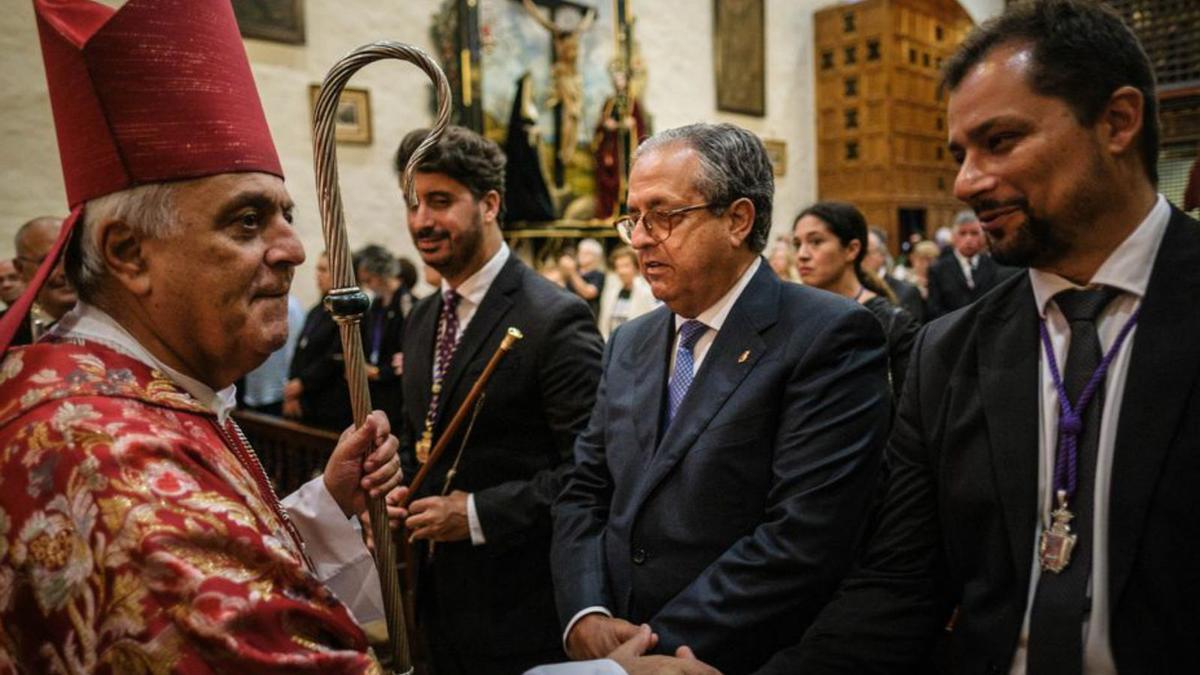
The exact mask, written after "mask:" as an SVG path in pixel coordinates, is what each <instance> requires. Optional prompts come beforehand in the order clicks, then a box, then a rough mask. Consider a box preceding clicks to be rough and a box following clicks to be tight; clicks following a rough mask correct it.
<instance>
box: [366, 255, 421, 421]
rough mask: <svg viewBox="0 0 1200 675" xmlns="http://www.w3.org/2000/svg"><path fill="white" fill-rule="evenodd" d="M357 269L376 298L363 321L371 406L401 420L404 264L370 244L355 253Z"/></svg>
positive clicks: (405, 296)
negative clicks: (401, 277)
mask: <svg viewBox="0 0 1200 675" xmlns="http://www.w3.org/2000/svg"><path fill="white" fill-rule="evenodd" d="M354 270H355V274H356V276H357V277H358V283H359V285H360V286H362V287H363V288H366V289H368V290H370V291H371V293H372V295H374V296H375V297H374V298H373V299H372V300H371V307H370V309H368V310H367V313H366V315H365V316H363V319H362V340H363V355H364V356H366V359H367V377H368V380H369V381H370V389H371V405H372V406H373V407H375V408H376V409H378V410H382V411H384V412H385V413H387V416H388V419H393V420H399V419H401V418H402V417H403V415H404V392H403V391H402V389H401V387H402V380H401V374H402V373H403V368H402V364H403V361H402V360H397V358H396V357H397V355H402V354H403V353H404V352H403V351H402V349H403V347H404V345H403V344H402V342H403V340H404V317H405V314H406V312H405V310H404V303H405V301H406V300H410V296H408V295H407V292H408V289H407V288H405V286H404V283H403V282H402V281H401V280H400V277H399V276H398V275H399V273H400V262H399V261H398V260H396V256H394V255H392V253H391V252H390V251H388V250H387V249H386V248H384V247H382V246H380V245H378V244H368V245H366V246H364V247H362V248H361V249H359V250H358V251H356V252H355V253H354ZM410 311H411V307H410Z"/></svg>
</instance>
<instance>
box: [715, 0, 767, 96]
mask: <svg viewBox="0 0 1200 675" xmlns="http://www.w3.org/2000/svg"><path fill="white" fill-rule="evenodd" d="M713 68H714V70H715V72H716V76H717V110H724V111H726V112H735V113H742V114H745V115H755V116H757V117H763V116H765V115H766V114H767V91H766V75H767V72H766V70H767V66H766V9H765V8H764V3H763V0H713Z"/></svg>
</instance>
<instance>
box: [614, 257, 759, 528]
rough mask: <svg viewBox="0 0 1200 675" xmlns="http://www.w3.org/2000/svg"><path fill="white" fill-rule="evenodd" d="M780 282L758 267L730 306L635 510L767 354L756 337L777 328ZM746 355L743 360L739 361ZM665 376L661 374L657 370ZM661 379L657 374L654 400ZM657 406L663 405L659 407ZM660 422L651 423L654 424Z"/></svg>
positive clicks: (647, 476) (648, 474)
mask: <svg viewBox="0 0 1200 675" xmlns="http://www.w3.org/2000/svg"><path fill="white" fill-rule="evenodd" d="M780 284H781V282H780V281H779V280H778V278H776V277H775V275H774V272H772V271H771V268H770V267H769V266H768V265H766V264H765V263H762V264H760V265H759V269H758V271H757V272H756V273H755V275H754V278H753V279H751V280H750V283H749V284H748V285H747V286H746V288H745V289H744V290H743V292H742V295H741V297H739V298H738V299H737V302H735V303H734V305H733V308H732V309H731V310H730V312H729V316H728V317H726V319H725V323H724V325H723V326H722V327H721V330H720V331H719V332H718V333H717V337H716V339H715V340H714V341H713V344H712V346H711V347H710V348H709V350H708V354H707V355H706V356H705V357H704V362H703V363H702V364H701V365H700V370H699V371H697V373H696V378H695V380H693V382H692V386H691V388H690V389H689V390H688V394H687V396H685V397H684V399H683V402H682V403H680V405H679V410H677V411H676V413H675V420H674V422H672V423H671V425H670V426H669V427H668V428H667V430H666V432H665V434H664V435H663V439H662V443H661V444H660V445H659V448H658V451H657V452H655V453H654V458H653V460H652V461H651V463H650V470H649V471H648V472H646V474H645V476H644V478H643V480H642V484H641V485H640V486H639V489H638V491H637V493H636V496H635V497H634V503H635V506H634V510H635V511H636V510H637V509H638V508H640V507H641V503H642V502H643V501H645V499H646V498H647V497H648V496H649V495H650V493H651V492H653V491H654V488H655V487H656V486H657V485H658V484H659V482H661V481H662V480H663V478H665V477H666V475H667V474H668V473H669V472H670V471H671V469H673V468H674V467H675V465H676V464H678V463H679V461H680V459H682V458H683V456H684V455H686V454H687V452H688V451H689V450H690V449H691V448H692V447H694V446H695V444H696V441H697V439H698V438H699V437H700V433H701V432H702V431H704V429H705V428H706V427H707V426H708V423H709V422H710V421H712V419H713V417H715V416H716V415H717V413H718V412H719V411H720V410H721V408H722V406H724V405H725V402H726V401H727V400H728V399H729V396H730V395H731V394H732V393H733V392H734V390H735V389H737V387H738V385H739V384H741V382H742V380H744V379H745V378H746V375H747V374H748V373H749V372H750V371H751V370H752V369H753V368H754V365H755V364H756V363H758V361H759V359H761V358H762V356H763V354H764V352H765V351H766V343H765V342H763V339H762V337H761V335H760V333H761V332H762V331H763V330H765V329H766V328H767V327H769V326H771V325H772V324H774V323H775V321H776V318H777V317H778V314H779V294H780V287H781V286H780ZM744 352H749V353H748V354H746V357H745V359H743V358H741V356H742V354H743V353H744ZM657 370H658V372H659V373H663V370H662V369H657ZM664 379H665V377H664V376H663V375H662V374H660V376H659V377H658V380H659V391H660V395H659V397H658V400H659V401H660V402H661V400H662V396H661V390H662V387H663V386H664V385H663V384H662V382H663V380H664ZM660 405H661V403H660ZM657 419H658V417H655V418H654V420H655V421H657Z"/></svg>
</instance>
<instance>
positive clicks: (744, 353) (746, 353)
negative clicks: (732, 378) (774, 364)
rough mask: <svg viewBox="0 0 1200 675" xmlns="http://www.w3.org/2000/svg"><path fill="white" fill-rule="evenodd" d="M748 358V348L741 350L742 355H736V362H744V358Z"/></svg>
mask: <svg viewBox="0 0 1200 675" xmlns="http://www.w3.org/2000/svg"><path fill="white" fill-rule="evenodd" d="M748 358H750V350H749V349H747V350H746V351H744V352H742V355H741V356H739V357H738V363H745V362H746V359H748Z"/></svg>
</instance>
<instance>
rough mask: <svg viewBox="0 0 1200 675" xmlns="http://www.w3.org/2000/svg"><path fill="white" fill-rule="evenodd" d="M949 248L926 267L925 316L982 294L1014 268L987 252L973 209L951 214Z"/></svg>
mask: <svg viewBox="0 0 1200 675" xmlns="http://www.w3.org/2000/svg"><path fill="white" fill-rule="evenodd" d="M953 232H954V240H953V244H952V245H951V248H950V252H949V253H948V254H947V255H943V256H942V257H941V258H939V259H938V260H937V262H935V263H934V264H933V265H931V266H930V268H929V302H928V307H929V311H928V314H929V316H928V318H930V319H936V318H937V317H939V316H943V315H945V314H949V313H950V312H953V311H954V310H956V309H958V308H960V307H966V306H967V305H969V304H971V303H972V302H975V301H976V300H978V299H979V298H982V297H983V296H984V295H985V294H986V293H987V292H988V291H990V290H992V288H994V287H995V286H996V284H998V283H1000V282H1001V281H1003V280H1004V279H1007V278H1008V277H1010V276H1012V275H1013V274H1015V273H1016V272H1017V270H1015V269H1013V268H1010V267H1002V266H1000V265H997V264H996V262H995V261H994V260H992V257H991V256H990V255H988V252H987V250H986V246H985V244H984V238H983V229H982V228H981V227H980V225H979V218H978V217H977V216H976V215H975V213H974V212H973V211H970V210H965V211H960V212H959V214H958V215H957V216H955V217H954V230H953Z"/></svg>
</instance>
